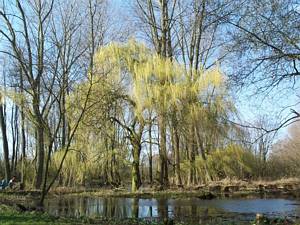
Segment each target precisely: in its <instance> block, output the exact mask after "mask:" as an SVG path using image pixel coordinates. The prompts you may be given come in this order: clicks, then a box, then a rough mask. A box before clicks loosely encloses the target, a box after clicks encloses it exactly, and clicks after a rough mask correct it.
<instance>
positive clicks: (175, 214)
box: [46, 197, 300, 220]
mask: <svg viewBox="0 0 300 225" xmlns="http://www.w3.org/2000/svg"><path fill="white" fill-rule="evenodd" d="M46 208H47V211H48V212H49V213H50V214H52V215H56V216H72V217H80V216H89V217H107V218H112V217H113V218H166V217H171V218H180V219H181V220H191V219H199V218H209V217H214V218H225V217H226V218H231V217H232V218H233V217H234V218H236V219H238V220H251V219H253V218H254V216H255V214H256V213H263V214H265V215H268V216H273V217H286V216H288V217H290V218H297V217H298V216H300V202H298V201H296V200H286V199H216V200H200V199H197V198H185V199H163V198H161V199H137V198H97V197H69V198H58V199H49V200H48V201H47V202H46Z"/></svg>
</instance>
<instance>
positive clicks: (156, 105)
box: [95, 41, 224, 184]
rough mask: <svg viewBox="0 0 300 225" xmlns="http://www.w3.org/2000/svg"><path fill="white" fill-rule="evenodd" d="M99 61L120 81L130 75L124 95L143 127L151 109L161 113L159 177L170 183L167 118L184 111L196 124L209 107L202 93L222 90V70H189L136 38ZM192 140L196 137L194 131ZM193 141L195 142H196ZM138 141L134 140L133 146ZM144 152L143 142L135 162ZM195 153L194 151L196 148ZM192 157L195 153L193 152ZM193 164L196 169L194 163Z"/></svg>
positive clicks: (108, 49) (111, 49) (106, 51)
mask: <svg viewBox="0 0 300 225" xmlns="http://www.w3.org/2000/svg"><path fill="white" fill-rule="evenodd" d="M95 60H96V65H97V68H101V70H104V71H105V70H106V71H110V73H111V74H112V77H114V78H115V79H118V82H120V80H121V77H122V75H124V74H127V75H128V77H127V78H128V80H129V81H130V85H129V87H125V89H126V90H127V93H126V94H125V95H124V96H123V97H124V98H126V99H127V100H128V101H129V102H130V103H131V104H132V106H133V107H132V109H133V113H134V117H135V119H136V120H137V121H138V123H139V124H140V127H141V126H143V125H144V124H145V121H147V118H146V117H147V116H146V115H147V114H146V110H147V109H151V110H154V111H155V112H156V114H157V115H158V120H159V121H158V124H159V125H160V126H163V127H159V129H160V148H159V156H160V157H159V159H160V162H159V180H160V182H161V183H163V184H168V153H167V149H166V148H165V146H166V143H165V142H166V139H165V137H166V133H164V132H166V129H164V127H167V119H168V117H169V116H170V114H174V113H180V114H183V113H184V115H183V117H184V121H185V122H186V123H189V124H192V123H193V122H194V121H195V117H197V116H199V113H201V112H203V111H204V108H205V107H204V105H203V104H202V102H201V100H202V99H201V98H202V95H204V94H206V93H207V91H208V90H209V89H218V88H219V87H221V86H222V84H223V82H224V78H223V76H222V74H221V73H220V71H219V70H218V69H211V70H207V71H204V70H193V71H187V70H186V68H185V67H184V66H182V65H181V64H179V63H176V62H174V61H172V60H170V59H167V58H163V57H161V56H160V55H158V54H156V53H153V52H151V51H150V50H149V49H147V48H146V47H145V46H143V45H141V44H138V43H136V42H134V41H131V42H129V43H128V44H125V45H121V44H116V43H113V44H110V45H109V46H107V47H105V48H102V49H101V50H100V51H99V52H98V53H97V54H96V56H95ZM190 73H193V74H195V77H194V78H193V79H191V77H190V76H189V74H190ZM116 75H117V76H116ZM191 99H192V100H191ZM170 112H171V113H170ZM175 127H176V126H175ZM191 127H193V126H191ZM127 128H128V127H127ZM193 130H194V127H193ZM161 132H163V133H161ZM131 133H134V135H133V136H134V138H131V139H134V141H136V138H137V136H138V138H137V139H138V141H140V140H141V133H139V134H140V135H137V133H135V132H132V131H131ZM175 133H177V134H176V135H175V137H176V138H175V142H176V143H177V144H175V146H177V147H176V150H175V152H176V158H177V163H176V165H177V166H176V167H177V169H176V171H177V172H176V176H177V179H178V180H180V168H179V167H180V164H179V144H178V142H179V134H178V130H177V128H175ZM193 133H194V131H193ZM192 139H194V135H193V134H192ZM192 143H193V144H192V145H194V141H193V142H192ZM135 144H136V143H133V142H132V145H133V146H134V145H135ZM193 147H194V146H193ZM140 151H141V149H140V143H139V144H138V147H136V148H134V147H133V158H134V159H133V162H134V164H135V163H136V162H138V161H139V156H140ZM135 153H136V154H135ZM191 154H194V151H193V152H192V153H191ZM191 157H193V156H192V155H191ZM193 163H194V162H193ZM191 167H193V169H194V165H192V166H191ZM134 168H135V169H133V177H134V176H135V174H136V173H137V174H138V173H139V172H138V169H137V167H134ZM133 183H134V182H133Z"/></svg>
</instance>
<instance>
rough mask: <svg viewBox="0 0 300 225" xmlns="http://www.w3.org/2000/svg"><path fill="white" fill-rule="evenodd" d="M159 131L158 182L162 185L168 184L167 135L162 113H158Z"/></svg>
mask: <svg viewBox="0 0 300 225" xmlns="http://www.w3.org/2000/svg"><path fill="white" fill-rule="evenodd" d="M158 120H159V121H158V122H159V132H160V143H159V144H160V148H159V160H160V174H159V182H160V185H162V186H168V185H169V176H168V158H167V137H166V130H167V126H166V121H165V118H164V116H163V115H159V119H158Z"/></svg>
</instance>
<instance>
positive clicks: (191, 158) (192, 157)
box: [188, 124, 196, 185]
mask: <svg viewBox="0 0 300 225" xmlns="http://www.w3.org/2000/svg"><path fill="white" fill-rule="evenodd" d="M189 162H190V165H189V167H190V168H189V178H188V185H194V184H195V181H196V179H195V176H196V168H195V131H194V126H193V124H190V131H189Z"/></svg>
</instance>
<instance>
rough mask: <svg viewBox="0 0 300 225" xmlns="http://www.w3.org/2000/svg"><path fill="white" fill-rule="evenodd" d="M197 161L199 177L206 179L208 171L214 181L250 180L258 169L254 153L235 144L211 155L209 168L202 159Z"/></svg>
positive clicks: (207, 163)
mask: <svg viewBox="0 0 300 225" xmlns="http://www.w3.org/2000/svg"><path fill="white" fill-rule="evenodd" d="M196 161H197V163H196V165H197V168H196V169H197V173H199V175H200V176H199V177H205V174H206V170H207V169H208V170H209V175H210V176H211V179H212V180H220V179H224V178H231V179H243V178H247V177H248V178H249V177H250V176H252V174H253V173H255V169H256V158H255V156H254V155H253V153H252V152H250V151H249V150H246V149H243V148H242V147H241V146H239V145H235V144H230V145H228V146H226V147H225V148H222V149H217V150H215V151H213V152H212V153H211V154H209V155H208V157H207V162H206V165H207V168H204V167H203V165H204V162H203V159H202V158H200V157H197V158H196Z"/></svg>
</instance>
